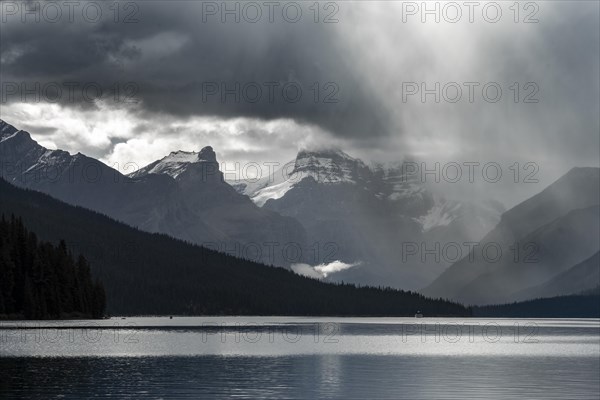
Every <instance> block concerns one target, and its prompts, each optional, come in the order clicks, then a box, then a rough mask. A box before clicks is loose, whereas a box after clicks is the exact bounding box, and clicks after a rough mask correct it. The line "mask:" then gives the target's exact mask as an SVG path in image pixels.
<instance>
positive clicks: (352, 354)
mask: <svg viewBox="0 0 600 400" xmlns="http://www.w3.org/2000/svg"><path fill="white" fill-rule="evenodd" d="M93 396H95V397H112V398H144V399H146V398H150V399H153V398H156V399H159V398H181V399H197V398H210V399H218V398H231V397H237V398H252V399H255V398H301V399H312V398H335V399H365V398H376V399H411V400H413V399H482V398H485V399H599V398H600V320H579V319H546V320H522V319H520V320H511V319H435V318H423V319H414V318H290V317H280V318H278V317H269V318H264V317H256V318H233V317H228V318H183V317H174V318H173V319H169V318H164V317H160V318H159V317H157V318H127V319H121V318H113V319H110V320H102V321H62V322H60V323H54V322H35V321H31V322H0V398H7V399H13V398H34V399H49V398H69V399H71V398H72V399H79V398H89V397H93Z"/></svg>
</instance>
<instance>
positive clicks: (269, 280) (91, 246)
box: [0, 179, 471, 316]
mask: <svg viewBox="0 0 600 400" xmlns="http://www.w3.org/2000/svg"><path fill="white" fill-rule="evenodd" d="M0 193H1V194H2V195H1V196H0V214H2V213H4V214H6V215H10V214H14V215H16V216H18V217H21V218H22V219H23V223H24V224H25V226H26V227H27V228H28V229H30V230H32V231H33V232H35V233H36V234H37V235H38V236H39V237H40V238H41V239H43V240H47V241H50V242H52V243H56V244H58V243H59V242H60V240H64V241H65V242H66V246H67V249H70V250H71V251H72V252H73V253H77V254H79V253H82V254H84V255H85V257H86V258H87V259H88V260H90V264H91V268H92V272H93V274H94V276H97V277H98V278H100V279H101V281H102V282H103V284H104V285H105V288H106V302H107V312H108V313H109V314H113V315H114V314H116V315H171V314H175V315H371V316H376V315H380V316H382V315H386V316H413V315H414V314H415V313H416V312H417V311H421V312H422V313H424V314H425V315H427V316H434V315H437V316H449V315H453V316H467V315H470V312H471V311H470V309H468V308H466V307H464V306H462V305H460V304H457V303H453V302H449V301H445V300H441V299H430V298H427V297H425V296H422V295H420V294H418V293H413V292H407V291H402V290H394V289H386V288H373V287H356V286H355V285H351V284H331V283H325V282H322V281H318V280H314V279H309V278H305V277H302V276H299V275H296V274H295V273H293V272H292V271H289V270H286V269H283V268H274V267H269V266H266V265H262V264H258V263H255V262H252V261H248V260H244V259H241V258H237V257H233V256H230V255H226V254H223V253H219V252H216V251H212V250H209V249H207V248H203V247H200V246H195V245H192V244H189V243H185V242H183V241H180V240H176V239H173V238H171V237H168V236H166V235H160V234H150V233H146V232H142V231H139V230H137V229H135V228H132V227H130V226H127V225H125V224H122V223H119V222H117V221H114V220H112V219H110V218H108V217H106V216H104V215H101V214H98V213H96V212H93V211H89V210H86V209H83V208H80V207H74V206H71V205H68V204H65V203H63V202H60V201H58V200H55V199H53V198H51V197H50V196H47V195H44V194H42V193H39V192H34V191H31V190H24V189H20V188H17V187H16V186H13V185H11V184H9V183H8V182H6V181H4V180H2V179H0ZM61 247H62V249H61ZM56 252H58V254H60V255H62V257H63V258H64V257H66V256H65V250H64V245H60V246H59V249H58V250H56ZM50 259H52V258H50ZM61 271H62V270H61ZM64 273H65V272H63V274H64ZM3 280H4V279H3ZM23 281H24V280H23ZM57 281H58V282H72V278H70V277H68V276H67V277H65V276H64V275H63V278H58V277H57ZM36 282H38V281H36V279H35V278H34V279H31V278H30V283H29V285H30V286H32V284H33V287H35V288H37V286H35V284H34V283H36ZM23 284H24V283H23ZM67 287H69V286H68V285H67ZM61 290H63V292H62V293H64V294H65V298H64V299H62V297H61V300H63V301H64V302H65V303H64V304H63V305H64V307H65V309H61V311H63V312H68V311H73V310H74V308H73V307H74V306H73V301H74V300H73V298H74V296H73V295H72V294H71V293H70V292H69V291H68V289H67V288H65V287H63V288H61ZM44 293H46V292H44ZM21 301H22V300H21ZM28 315H29V314H28Z"/></svg>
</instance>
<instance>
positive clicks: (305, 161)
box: [293, 149, 370, 183]
mask: <svg viewBox="0 0 600 400" xmlns="http://www.w3.org/2000/svg"><path fill="white" fill-rule="evenodd" d="M369 172H370V171H369V168H368V167H367V166H366V165H365V164H364V163H363V162H362V161H361V160H359V159H356V158H353V157H350V156H349V155H348V154H346V153H344V152H343V151H341V150H339V149H326V150H320V151H307V150H302V151H300V152H299V153H298V156H297V157H296V161H295V164H294V171H293V174H295V175H296V176H297V178H295V179H294V180H295V181H300V180H301V179H304V178H306V177H312V178H313V179H314V180H315V181H316V182H319V183H357V182H358V181H359V180H364V179H368V175H369Z"/></svg>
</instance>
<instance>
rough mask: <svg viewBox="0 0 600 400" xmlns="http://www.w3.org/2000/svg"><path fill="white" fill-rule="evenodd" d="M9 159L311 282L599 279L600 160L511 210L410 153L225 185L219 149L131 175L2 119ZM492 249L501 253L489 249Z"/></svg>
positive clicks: (66, 197) (450, 288)
mask: <svg viewBox="0 0 600 400" xmlns="http://www.w3.org/2000/svg"><path fill="white" fill-rule="evenodd" d="M0 161H1V165H0V166H1V169H0V175H1V176H2V177H3V178H4V179H6V180H7V181H9V182H11V183H12V184H14V185H17V186H20V187H23V188H30V189H34V190H37V191H41V192H43V193H47V194H49V195H51V196H52V197H55V198H57V199H60V200H62V201H64V202H66V203H68V204H71V205H78V206H82V207H85V208H88V209H90V210H94V211H97V212H100V213H102V214H105V215H107V216H109V217H111V218H113V219H116V220H118V221H121V222H124V223H126V224H128V225H130V226H133V227H137V228H139V229H141V230H143V231H146V232H151V233H163V234H167V235H169V236H172V237H174V238H177V239H182V240H184V241H187V242H189V243H193V244H199V245H202V246H204V247H207V248H210V249H214V250H219V251H222V252H225V253H228V254H230V255H234V256H236V257H238V258H244V259H248V260H253V261H257V262H260V263H263V264H267V265H275V266H283V267H286V268H292V269H293V270H294V271H296V272H299V273H302V274H306V275H309V276H315V271H320V272H322V271H327V273H322V274H321V275H320V277H321V278H322V279H324V280H327V281H338V282H339V281H344V282H351V283H357V284H369V285H381V286H391V287H396V288H404V289H419V288H423V287H424V289H423V293H425V294H426V295H428V296H433V297H442V298H448V299H452V300H455V301H459V302H464V303H466V304H500V303H507V302H513V301H515V300H525V299H530V298H534V297H546V296H557V295H568V294H573V293H578V292H580V291H582V290H586V289H589V288H592V287H594V285H595V284H597V283H598V276H599V274H598V269H599V267H598V252H599V251H600V245H599V240H600V239H599V238H600V234H599V229H600V228H599V225H600V224H599V218H600V215H599V201H598V197H599V187H600V185H599V180H600V177H599V169H598V168H575V169H573V170H571V171H569V172H568V173H567V174H566V175H564V176H563V177H562V178H560V179H559V180H558V181H556V182H555V183H553V184H552V185H550V186H549V187H548V188H546V189H545V190H543V191H542V192H540V193H539V194H537V195H535V196H533V197H532V198H530V199H528V200H526V201H524V202H522V203H521V204H519V205H517V206H515V207H513V208H512V209H511V210H509V211H506V212H504V209H503V207H502V205H501V204H499V203H498V202H495V201H492V200H481V199H477V200H476V201H475V200H474V201H465V200H463V199H461V200H458V199H455V198H452V197H451V196H448V195H447V194H445V193H440V192H439V190H437V189H436V188H432V187H431V186H430V185H426V184H425V183H424V182H422V181H421V180H420V179H419V177H418V175H415V174H412V173H410V172H408V171H410V168H406V167H407V162H408V161H405V162H401V163H396V164H385V165H383V164H374V165H367V164H365V163H364V162H363V161H362V160H360V159H358V158H354V157H352V156H350V155H348V154H346V153H344V152H343V151H341V150H339V149H322V150H318V151H306V150H304V151H300V152H299V153H298V155H297V157H296V159H295V160H292V161H291V162H290V163H288V164H287V165H286V166H285V168H282V169H280V170H276V171H273V173H272V174H271V175H270V176H265V177H262V178H261V179H259V180H257V181H255V182H254V181H253V182H250V181H230V182H227V181H225V180H224V176H223V173H222V172H221V171H220V168H219V162H218V159H217V155H216V153H215V151H214V150H213V148H212V147H210V146H206V147H204V148H202V149H201V150H200V151H199V152H185V151H176V152H171V153H170V154H168V155H166V156H165V157H164V158H162V159H160V160H157V161H155V162H153V163H151V164H149V165H148V166H145V167H143V168H141V169H140V170H138V171H135V172H133V173H131V174H129V175H123V174H121V173H120V172H118V171H116V170H115V169H112V168H110V167H108V166H107V165H105V164H103V163H102V162H100V161H98V160H95V159H93V158H90V157H86V156H84V155H82V154H80V153H77V154H75V155H71V154H69V153H67V152H65V151H61V150H48V149H46V148H44V147H43V146H41V145H39V144H38V143H37V142H35V141H34V140H33V139H32V138H31V136H30V135H29V134H28V133H27V132H24V131H20V130H18V129H16V128H14V127H13V126H11V125H9V124H7V123H5V122H4V121H1V120H0ZM465 242H476V243H478V247H476V248H474V249H473V250H472V251H471V252H469V253H468V254H466V253H465V254H463V256H464V257H463V258H462V259H460V260H458V261H456V262H454V263H453V264H452V265H449V264H451V263H450V261H447V260H446V259H444V258H442V259H437V260H436V258H435V257H433V256H427V257H420V256H422V254H418V255H416V256H413V257H410V258H407V257H406V255H407V251H406V247H405V245H407V244H411V245H413V246H414V245H416V246H423V247H424V248H426V249H431V248H434V247H435V245H436V244H438V245H442V246H443V245H444V244H447V243H459V244H461V243H465ZM486 244H492V245H493V246H492V248H493V249H495V248H500V249H501V251H502V256H501V258H500V259H497V260H495V259H490V257H486V255H485V254H483V253H482V251H483V248H485V246H486ZM438 252H439V251H438ZM420 253H422V250H421V252H420ZM492 253H493V252H492Z"/></svg>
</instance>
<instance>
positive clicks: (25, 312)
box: [0, 193, 106, 319]
mask: <svg viewBox="0 0 600 400" xmlns="http://www.w3.org/2000/svg"><path fill="white" fill-rule="evenodd" d="M2 194H4V193H2ZM105 303H106V302H105V294H104V288H103V286H102V284H100V282H99V281H97V280H96V281H95V282H94V281H92V277H91V273H90V265H89V263H88V262H87V260H86V259H85V258H84V257H83V256H79V257H78V258H77V260H75V259H74V257H73V255H72V254H71V253H70V252H69V251H68V250H67V246H66V244H65V242H64V241H61V242H60V243H59V244H58V246H54V245H52V244H51V243H48V242H40V241H38V238H37V236H36V235H35V234H34V233H31V232H29V231H28V230H27V229H26V228H25V227H24V225H23V222H22V220H21V219H20V218H15V217H14V216H11V217H10V218H7V217H6V216H5V215H2V217H1V218H0V317H5V318H27V319H58V318H66V317H69V318H73V317H85V318H99V317H102V316H103V314H104V309H105V306H106V304H105Z"/></svg>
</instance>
